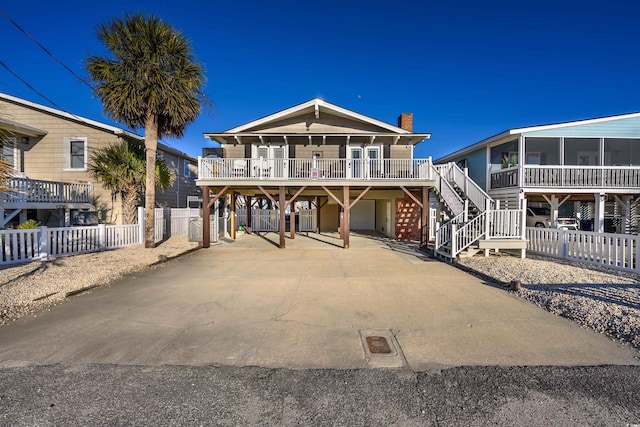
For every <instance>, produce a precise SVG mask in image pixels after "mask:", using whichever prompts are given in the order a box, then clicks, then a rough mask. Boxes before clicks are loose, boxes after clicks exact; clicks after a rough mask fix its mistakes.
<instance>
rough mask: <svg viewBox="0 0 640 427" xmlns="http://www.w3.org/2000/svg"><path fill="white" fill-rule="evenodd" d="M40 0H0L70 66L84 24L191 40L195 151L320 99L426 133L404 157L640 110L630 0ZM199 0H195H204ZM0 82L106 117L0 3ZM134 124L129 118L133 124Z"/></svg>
mask: <svg viewBox="0 0 640 427" xmlns="http://www.w3.org/2000/svg"><path fill="white" fill-rule="evenodd" d="M202 3H203V4H200V2H190V1H183V2H175V1H171V2H169V1H164V0H155V1H148V2H136V1H121V0H113V1H109V2H87V1H62V2H52V1H48V2H42V1H29V0H26V1H25V0H5V1H4V2H3V4H2V6H0V10H2V11H3V12H4V13H6V14H7V15H8V16H9V17H11V19H13V20H14V21H16V22H17V23H18V24H19V25H20V26H21V27H22V28H23V29H24V30H26V31H27V32H28V33H29V34H31V36H33V37H34V38H35V39H37V40H38V41H39V42H40V43H41V44H43V45H44V46H45V47H46V48H47V49H48V50H49V51H51V52H52V53H53V54H54V55H55V56H57V57H58V58H59V59H61V60H62V61H63V62H64V63H65V64H66V65H67V66H69V67H70V68H72V69H73V70H74V71H75V72H76V73H77V74H79V75H80V76H83V77H86V75H87V73H86V72H85V71H84V61H85V58H86V57H87V55H90V54H98V55H102V54H104V53H105V51H104V48H103V47H102V46H101V45H100V44H99V43H98V42H97V39H96V37H95V27H96V25H97V24H98V23H100V22H104V21H106V20H109V19H111V18H114V17H122V16H124V14H125V13H135V12H144V13H151V14H154V15H157V16H159V17H161V18H162V19H164V20H165V21H166V22H168V23H169V24H171V25H173V26H174V27H175V28H177V29H179V30H180V31H182V32H183V33H184V34H185V35H186V36H187V37H188V38H189V39H190V40H191V42H192V45H193V49H194V53H195V55H196V57H197V59H198V60H199V61H200V62H202V63H203V64H204V66H205V68H206V70H207V87H206V92H207V94H208V95H209V97H210V99H211V100H212V101H213V103H214V107H213V109H209V110H207V111H204V112H203V114H202V115H201V117H200V118H199V119H198V120H197V121H196V122H194V123H193V124H191V125H190V126H189V128H188V130H187V133H186V135H185V137H184V138H183V139H181V140H175V139H167V140H165V142H167V143H169V144H170V145H172V146H174V147H176V148H178V149H180V150H182V151H185V152H187V153H189V154H192V155H194V156H197V155H198V154H199V153H200V152H201V149H202V147H204V146H211V143H210V142H208V140H205V139H204V138H203V136H202V133H203V132H218V131H223V130H226V129H229V128H232V127H235V126H237V125H240V124H242V123H246V122H248V121H251V120H253V119H256V118H259V117H262V116H265V115H267V114H270V113H273V112H275V111H279V110H282V109H284V108H287V107H290V106H292V105H295V104H298V103H301V102H304V101H307V100H309V99H311V98H314V97H321V98H323V99H325V100H327V101H329V102H332V103H335V104H338V105H340V106H342V107H345V108H349V109H352V110H355V111H357V112H359V113H362V114H366V115H369V116H372V117H374V118H376V119H380V120H383V121H386V122H389V123H392V124H395V123H396V120H397V117H398V115H399V114H400V113H401V112H412V113H413V114H414V130H415V131H416V132H431V133H432V134H433V136H432V138H431V140H428V141H425V142H424V143H422V144H420V145H419V146H418V148H417V149H416V154H415V156H416V157H426V156H429V155H431V156H433V157H434V158H438V157H440V156H442V155H444V154H447V153H449V152H451V151H454V150H456V149H458V148H462V147H464V146H466V145H469V144H472V143H474V142H477V141H479V140H481V139H484V138H486V137H489V136H491V135H494V134H496V133H499V132H501V131H503V130H506V129H509V128H513V127H522V126H529V125H538V124H547V123H554V122H562V121H570V120H578V119H585V118H592V117H600V116H607V115H613V114H622V113H629V112H636V111H640V96H639V94H640V78H639V74H638V72H639V70H640V4H638V3H637V2H632V1H629V0H627V1H619V0H613V1H608V2H601V1H600V2H590V1H588V0H587V1H562V0H557V1H554V2H550V1H547V0H541V1H537V2H508V3H506V2H492V1H490V0H489V1H485V2H476V1H470V2H466V1H458V2H431V1H424V2H422V1H394V2H391V1H376V0H370V1H346V0H343V1H334V0H328V1H322V2H319V1H305V0H298V1H277V0H273V1H269V2H259V1H245V2H243V1H238V2H229V1H225V2H221V1H216V0H213V1H209V2H202ZM205 3H206V4H205ZM0 45H1V46H3V48H2V49H1V50H0V61H2V62H3V63H4V64H5V65H6V66H8V67H9V68H10V69H11V70H12V71H13V72H15V73H16V74H18V75H19V76H20V77H22V78H23V79H24V80H26V81H27V82H29V83H30V84H31V85H32V86H33V87H35V88H36V89H37V90H38V91H39V92H41V93H42V94H44V95H45V96H46V97H47V98H49V99H51V100H52V101H53V102H55V104H56V105H51V104H50V103H49V102H48V101H47V100H46V99H43V98H42V97H40V96H39V95H38V94H36V93H35V92H33V91H32V90H31V89H29V88H28V87H27V86H25V85H24V84H23V83H21V82H20V81H19V80H18V79H17V78H16V77H14V76H13V75H11V73H9V72H8V71H7V70H5V69H4V68H2V67H0V92H4V93H8V94H11V95H14V96H18V97H21V98H25V99H28V100H31V101H34V102H38V103H42V104H45V105H51V106H53V107H56V108H62V109H64V110H65V111H68V112H71V113H74V114H78V115H82V116H85V117H88V118H91V119H95V120H100V121H104V122H107V123H109V120H108V119H106V118H105V117H104V116H103V114H102V106H101V104H100V102H99V101H98V100H97V99H96V98H94V97H93V96H92V93H91V91H90V90H89V88H87V87H86V86H85V85H83V84H82V83H81V82H79V81H78V80H77V79H76V78H75V77H74V76H73V75H71V74H70V73H69V72H68V71H67V70H65V69H64V68H63V67H62V66H60V65H59V64H57V63H56V62H55V61H54V60H53V59H51V58H50V57H49V56H47V55H46V53H44V52H43V51H42V50H41V49H40V48H39V47H37V46H36V45H35V44H34V43H33V42H32V41H30V40H29V39H28V38H27V37H26V36H24V35H23V34H22V33H21V32H19V31H18V30H17V29H16V28H15V27H14V26H13V25H12V24H11V23H10V22H9V21H7V20H6V19H5V18H4V17H2V16H0ZM138 133H139V134H142V131H141V130H138Z"/></svg>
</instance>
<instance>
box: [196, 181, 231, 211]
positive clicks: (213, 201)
mask: <svg viewBox="0 0 640 427" xmlns="http://www.w3.org/2000/svg"><path fill="white" fill-rule="evenodd" d="M205 188H206V189H207V191H209V187H202V194H203V197H202V206H203V207H204V206H206V207H208V208H211V206H213V204H214V203H215V202H216V201H217V200H218V199H219V198H220V197H221V196H223V195H224V193H225V192H226V191H227V190H228V189H229V186H228V185H226V186H225V187H224V188H223V189H222V190H220V191H218V193H217V194H216V195H215V196H214V198H213V199H211V200H209V203H206V202H205V201H204V192H205ZM207 199H209V194H207Z"/></svg>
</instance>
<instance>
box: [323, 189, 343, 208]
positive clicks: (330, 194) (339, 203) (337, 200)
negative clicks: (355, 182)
mask: <svg viewBox="0 0 640 427" xmlns="http://www.w3.org/2000/svg"><path fill="white" fill-rule="evenodd" d="M321 187H322V189H323V190H324V191H325V192H326V193H327V194H328V195H329V196H330V197H331V198H332V199H333V200H335V201H336V203H337V204H338V205H339V206H340V207H341V208H344V203H342V200H340V199H339V198H337V197H336V196H335V195H334V194H333V193H332V192H331V191H330V190H329V189H328V188H327V187H325V186H324V185H322V186H321ZM347 188H349V187H347ZM348 200H349V198H348V197H347V201H348Z"/></svg>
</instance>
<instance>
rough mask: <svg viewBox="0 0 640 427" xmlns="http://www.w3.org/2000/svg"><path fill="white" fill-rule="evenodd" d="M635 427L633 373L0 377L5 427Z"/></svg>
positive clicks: (186, 371)
mask: <svg viewBox="0 0 640 427" xmlns="http://www.w3.org/2000/svg"><path fill="white" fill-rule="evenodd" d="M488 424H490V425H504V426H513V425H527V426H532V425H545V426H547V425H607V426H612V425H621V426H628V425H634V424H636V425H638V424H640V367H638V366H603V367H510V368H507V367H460V368H450V369H445V370H442V371H433V372H418V373H415V372H411V371H408V370H404V369H360V370H331V369H322V370H290V369H267V368H255V367H213V366H201V367H198V366H123V365H120V366H118V365H72V366H63V365H48V366H33V365H32V366H14V367H5V368H3V369H2V370H0V425H3V426H22V425H25V426H27V425H28V426H33V425H110V426H111V425H278V426H290V425H314V426H322V425H348V426H364V425H402V426H411V425H488Z"/></svg>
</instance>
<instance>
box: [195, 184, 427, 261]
mask: <svg viewBox="0 0 640 427" xmlns="http://www.w3.org/2000/svg"><path fill="white" fill-rule="evenodd" d="M313 184H315V185H302V186H296V185H293V184H291V183H288V184H287V185H278V186H274V185H273V184H271V185H266V184H265V185H257V186H252V185H240V184H236V185H225V186H223V187H220V186H216V187H212V186H206V185H205V186H203V187H202V190H203V224H204V226H203V236H208V235H209V233H210V230H209V229H208V227H207V224H210V215H211V209H212V208H214V207H215V206H216V203H217V202H218V201H220V200H225V201H226V203H228V206H229V211H230V212H229V219H230V225H229V236H230V238H231V239H236V237H237V229H238V224H237V223H236V220H237V218H238V215H237V213H238V209H239V207H240V206H241V209H242V214H241V218H242V219H243V220H244V223H245V225H244V231H245V233H248V234H251V233H252V232H253V230H252V227H251V226H252V224H255V220H254V218H252V216H253V215H256V213H258V214H260V215H262V214H263V213H264V212H268V213H269V219H268V220H269V221H271V222H275V223H274V224H272V226H271V228H267V229H264V230H269V231H273V232H275V233H277V236H278V247H280V248H285V246H286V242H287V238H288V239H291V240H293V239H295V238H296V222H298V223H299V226H300V227H301V229H302V228H304V231H306V232H312V233H316V234H320V233H321V232H322V234H325V233H326V232H329V233H332V232H335V233H337V236H339V238H340V241H341V242H340V246H341V247H343V248H345V249H348V248H349V246H350V235H351V232H352V230H353V229H354V228H355V229H357V230H358V231H363V230H361V229H360V228H362V226H360V227H359V226H358V225H357V224H362V223H363V221H362V220H361V218H362V216H363V215H364V216H367V217H368V218H374V219H373V220H372V221H371V222H368V224H371V225H366V226H365V229H364V230H365V231H367V232H375V231H378V232H380V233H382V234H384V235H386V236H387V237H393V238H396V237H400V238H403V239H407V238H408V239H413V240H416V241H417V240H419V239H420V230H421V228H422V225H426V224H429V222H430V218H429V215H430V209H429V191H430V187H429V186H426V185H415V184H414V185H412V186H404V185H400V186H398V185H397V184H396V185H393V186H391V185H386V186H383V185H380V184H378V185H367V186H364V185H336V183H335V182H334V183H333V184H332V185H324V184H319V183H313ZM301 201H306V202H307V203H309V204H310V205H311V206H313V209H303V210H300V209H298V211H296V209H295V206H296V203H297V202H301ZM264 208H269V209H270V210H269V211H265V210H264ZM214 212H217V209H214ZM310 214H313V215H315V217H314V218H309V215H310ZM274 215H276V216H275V217H274ZM359 219H360V220H359ZM303 224H304V227H302V225H303ZM310 224H312V226H313V227H312V228H309V227H310ZM203 241H204V242H205V247H208V246H209V245H207V239H204V240H203Z"/></svg>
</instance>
